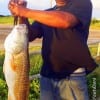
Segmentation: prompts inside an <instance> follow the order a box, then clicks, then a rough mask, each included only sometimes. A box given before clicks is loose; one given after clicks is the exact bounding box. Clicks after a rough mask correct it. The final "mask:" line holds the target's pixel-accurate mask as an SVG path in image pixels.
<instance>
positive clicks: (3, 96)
mask: <svg viewBox="0 0 100 100" xmlns="http://www.w3.org/2000/svg"><path fill="white" fill-rule="evenodd" d="M40 48H41V47H39V46H36V47H31V48H30V52H31V51H37V50H40ZM89 49H90V51H91V54H92V55H94V56H95V55H96V50H97V44H95V45H92V46H90V48H89ZM99 59H100V58H99ZM3 60H4V51H0V61H1V62H0V100H7V90H8V89H7V85H6V82H5V80H4V75H3V67H2V65H3ZM42 62H43V61H42V57H41V55H40V54H37V55H30V75H34V74H37V73H39V72H40V69H41V65H42ZM97 63H98V64H100V60H98V61H97ZM94 78H96V86H97V89H96V95H97V97H99V96H100V67H98V68H96V70H95V71H94V72H93V73H91V74H89V75H88V76H87V82H88V89H89V96H90V100H92V96H93V79H94ZM39 96H40V81H39V79H34V80H32V81H31V82H30V94H29V100H39Z"/></svg>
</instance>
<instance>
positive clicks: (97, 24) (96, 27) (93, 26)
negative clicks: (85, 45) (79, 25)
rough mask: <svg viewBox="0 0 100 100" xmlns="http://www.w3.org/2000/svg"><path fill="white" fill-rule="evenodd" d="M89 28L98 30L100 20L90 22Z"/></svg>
mask: <svg viewBox="0 0 100 100" xmlns="http://www.w3.org/2000/svg"><path fill="white" fill-rule="evenodd" d="M90 29H95V30H100V22H97V23H94V24H91V25H90Z"/></svg>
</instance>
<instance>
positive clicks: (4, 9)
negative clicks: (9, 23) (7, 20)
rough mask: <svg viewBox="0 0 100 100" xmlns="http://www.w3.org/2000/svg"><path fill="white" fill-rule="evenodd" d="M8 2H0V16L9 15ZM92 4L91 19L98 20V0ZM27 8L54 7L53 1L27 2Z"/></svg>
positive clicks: (94, 0) (1, 0) (0, 0)
mask: <svg viewBox="0 0 100 100" xmlns="http://www.w3.org/2000/svg"><path fill="white" fill-rule="evenodd" d="M9 1H10V0H0V15H10V11H9V10H8V2H9ZM51 1H52V2H51ZM91 1H92V4H93V14H92V18H97V19H100V0H91ZM27 2H28V5H27V7H28V8H31V9H38V10H44V9H47V8H50V7H51V6H53V5H55V1H54V0H27Z"/></svg>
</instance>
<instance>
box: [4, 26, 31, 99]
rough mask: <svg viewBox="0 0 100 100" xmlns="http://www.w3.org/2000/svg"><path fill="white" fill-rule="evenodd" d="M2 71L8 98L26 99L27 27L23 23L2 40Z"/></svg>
mask: <svg viewBox="0 0 100 100" xmlns="http://www.w3.org/2000/svg"><path fill="white" fill-rule="evenodd" d="M4 48H5V59H4V66H3V71H4V75H5V80H6V83H7V86H8V100H28V93H29V68H30V65H29V53H28V29H27V26H26V25H25V24H19V25H16V26H15V27H14V28H13V30H12V31H11V33H10V34H9V35H8V36H7V38H6V39H5V42H4Z"/></svg>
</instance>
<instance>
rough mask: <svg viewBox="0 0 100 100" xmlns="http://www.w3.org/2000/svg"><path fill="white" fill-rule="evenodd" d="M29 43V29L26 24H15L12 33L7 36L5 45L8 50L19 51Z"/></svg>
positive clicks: (11, 51)
mask: <svg viewBox="0 0 100 100" xmlns="http://www.w3.org/2000/svg"><path fill="white" fill-rule="evenodd" d="M27 43H28V29H27V26H26V25H25V24H18V25H16V26H14V28H13V30H12V31H11V33H10V34H9V35H8V36H7V37H6V39H5V43H4V47H5V50H6V51H7V52H10V53H13V54H14V53H16V54H17V53H19V52H21V51H22V50H23V49H25V48H26V46H27Z"/></svg>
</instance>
